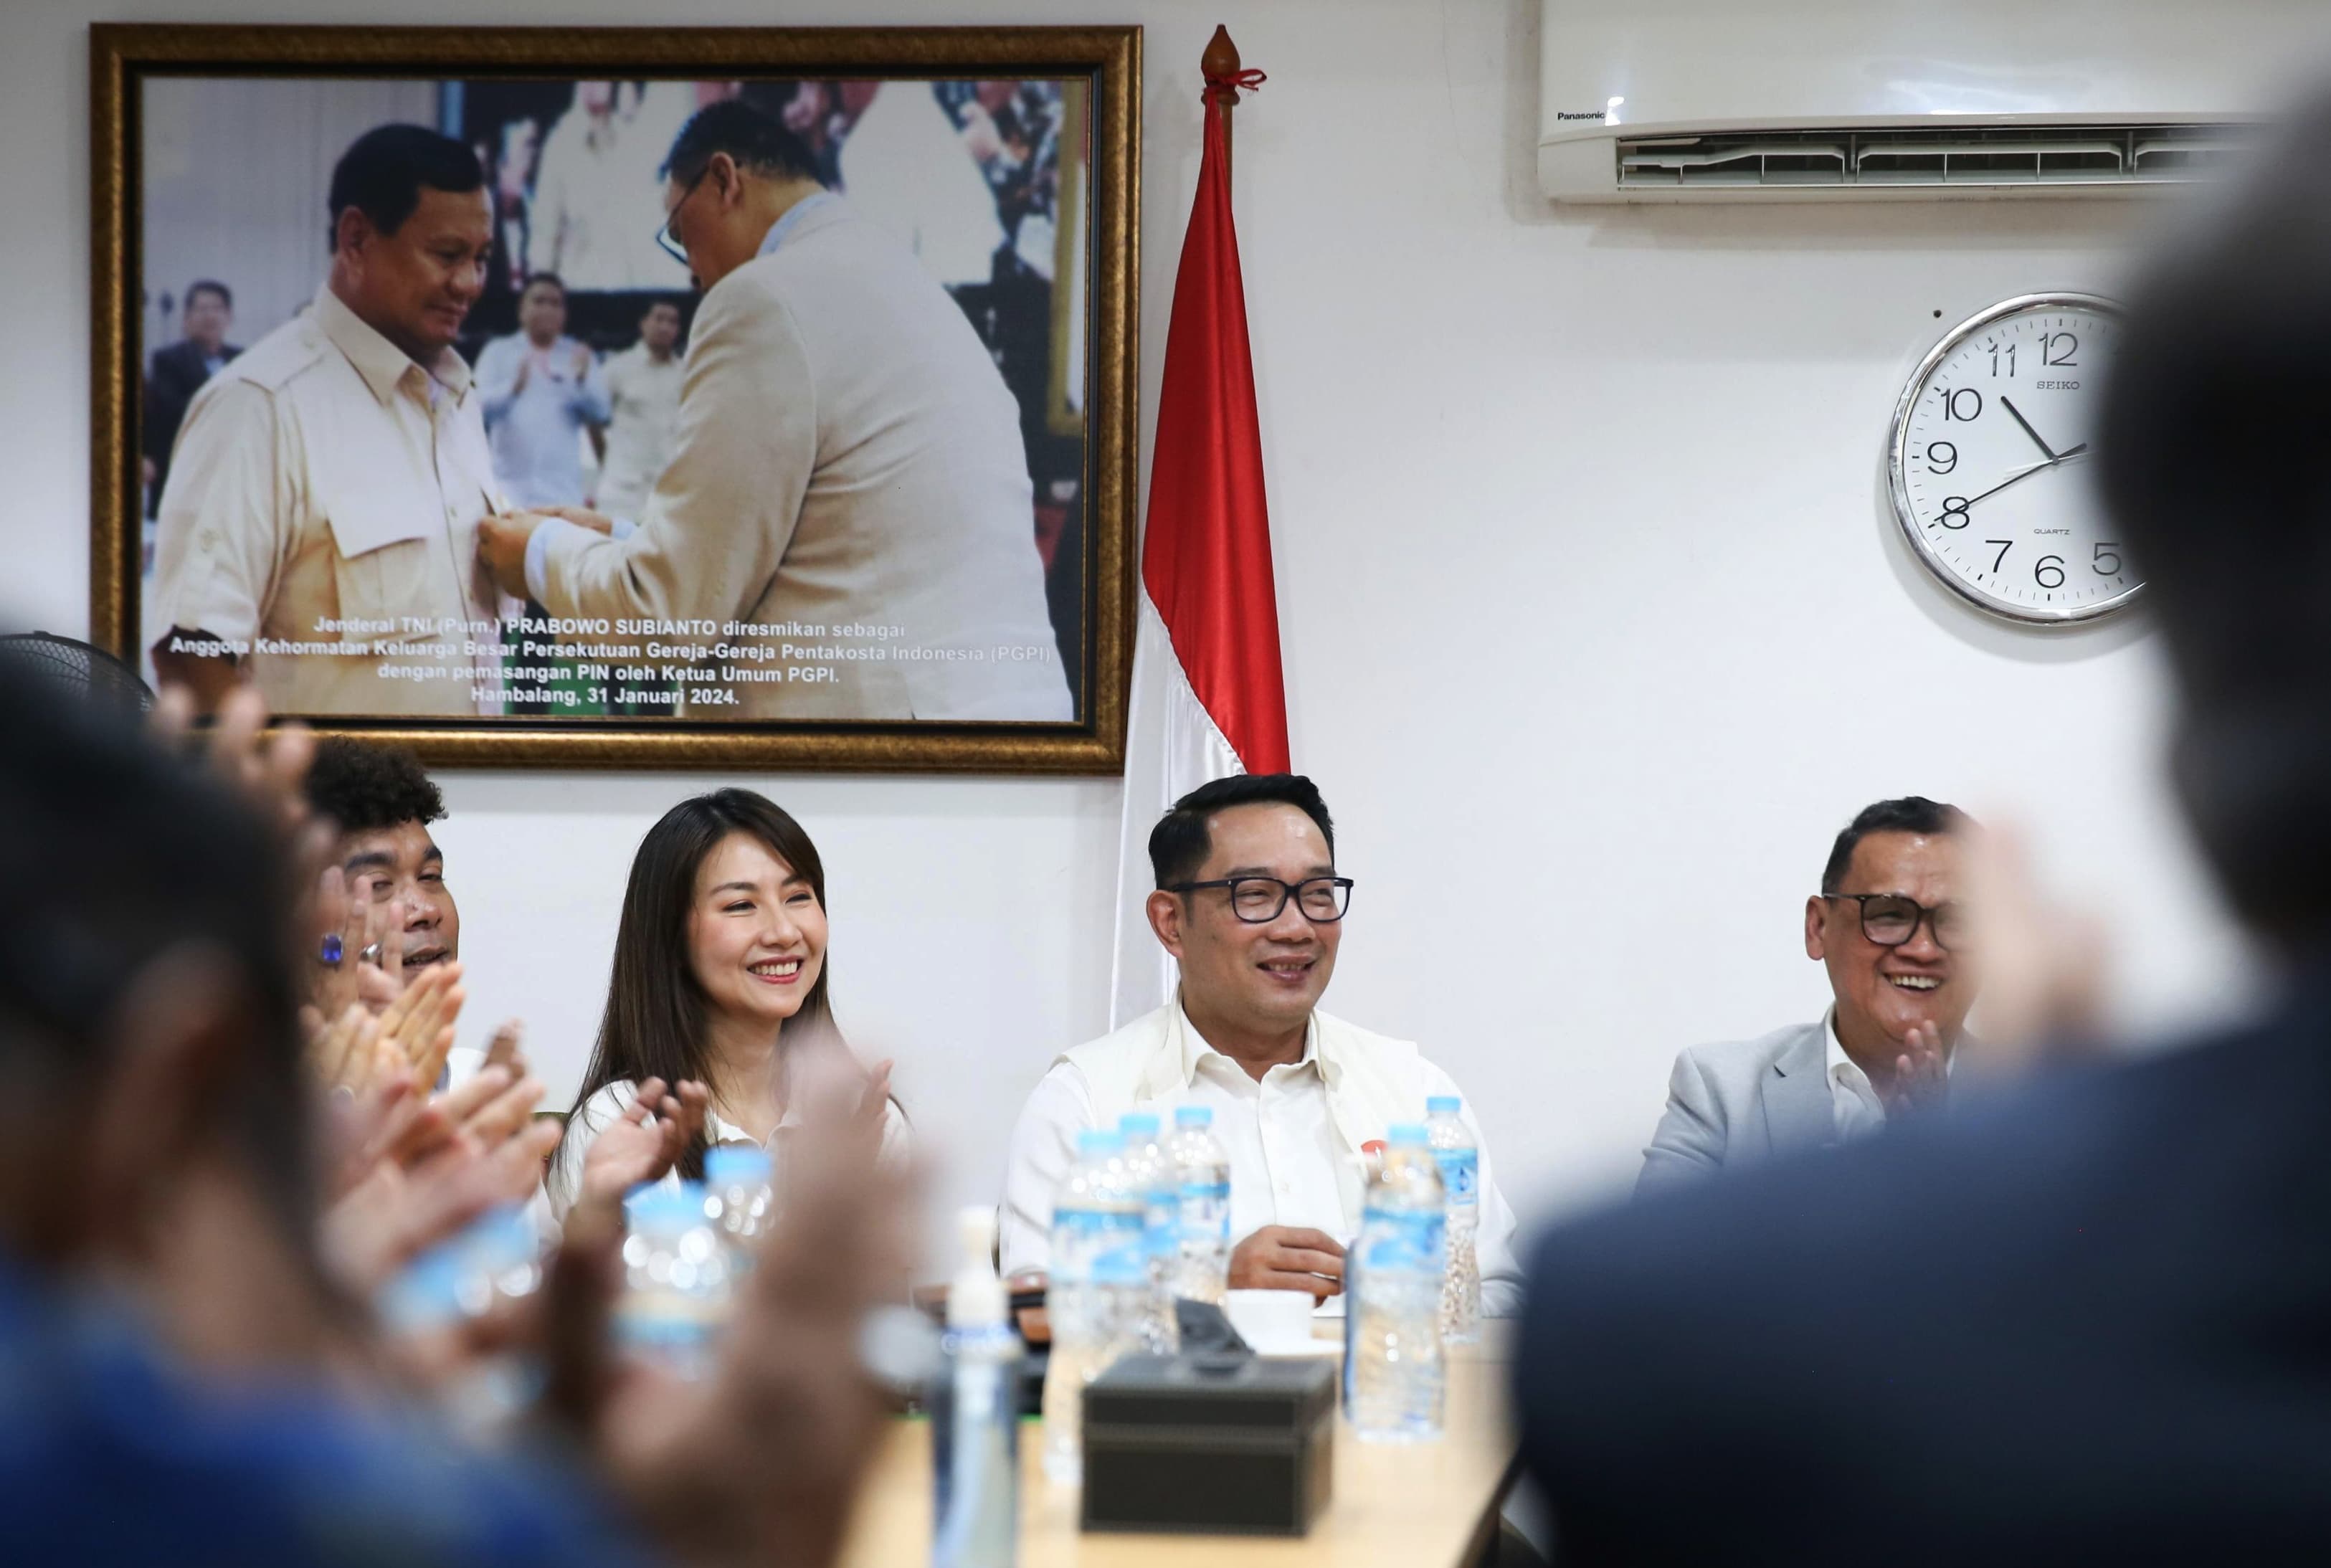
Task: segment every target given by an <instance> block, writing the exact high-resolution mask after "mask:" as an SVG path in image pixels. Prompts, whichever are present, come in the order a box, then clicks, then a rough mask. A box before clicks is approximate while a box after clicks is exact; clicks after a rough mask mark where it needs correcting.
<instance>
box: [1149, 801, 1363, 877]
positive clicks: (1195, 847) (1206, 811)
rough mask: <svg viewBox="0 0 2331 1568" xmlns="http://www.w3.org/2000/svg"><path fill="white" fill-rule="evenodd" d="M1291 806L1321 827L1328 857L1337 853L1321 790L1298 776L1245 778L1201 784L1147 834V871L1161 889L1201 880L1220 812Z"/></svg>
mask: <svg viewBox="0 0 2331 1568" xmlns="http://www.w3.org/2000/svg"><path fill="white" fill-rule="evenodd" d="M1264 803H1268V804H1274V805H1283V806H1293V807H1294V808H1295V809H1296V810H1298V811H1299V812H1301V813H1303V814H1304V815H1305V816H1307V817H1309V818H1310V819H1311V820H1312V821H1313V822H1317V823H1318V824H1319V834H1320V836H1321V837H1322V838H1324V839H1326V840H1327V854H1328V856H1329V857H1330V858H1331V859H1332V858H1333V857H1334V855H1335V853H1336V824H1335V822H1333V821H1331V820H1330V819H1329V817H1328V815H1327V802H1326V801H1324V800H1322V799H1320V798H1319V786H1318V785H1317V784H1313V783H1312V782H1311V781H1310V780H1309V779H1308V778H1306V777H1304V776H1303V775H1302V774H1299V773H1242V774H1232V775H1231V776H1230V777H1229V778H1218V779H1215V780H1214V781H1213V783H1211V784H1200V785H1199V786H1198V787H1197V788H1196V789H1194V790H1192V791H1191V792H1190V793H1189V794H1185V795H1184V796H1183V797H1182V798H1181V799H1180V800H1178V801H1175V803H1174V809H1173V810H1172V811H1170V812H1167V813H1166V814H1165V815H1164V816H1162V817H1160V818H1158V819H1157V825H1156V827H1154V828H1152V829H1150V830H1149V869H1150V870H1152V871H1154V872H1156V876H1157V885H1158V886H1159V887H1161V888H1166V887H1171V886H1172V885H1173V884H1175V883H1176V882H1186V881H1188V880H1189V879H1191V878H1193V877H1194V876H1196V875H1197V874H1198V869H1199V868H1200V867H1202V866H1204V864H1205V863H1206V855H1207V853H1208V852H1209V851H1211V850H1212V849H1213V827H1212V825H1211V824H1212V823H1213V820H1214V814H1215V813H1217V812H1226V811H1228V810H1230V809H1231V807H1232V806H1251V805H1257V804H1264Z"/></svg>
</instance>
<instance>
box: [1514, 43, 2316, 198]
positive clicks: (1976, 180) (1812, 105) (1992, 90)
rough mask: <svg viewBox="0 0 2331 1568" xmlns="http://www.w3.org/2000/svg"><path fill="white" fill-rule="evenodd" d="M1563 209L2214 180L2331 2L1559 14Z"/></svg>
mask: <svg viewBox="0 0 2331 1568" xmlns="http://www.w3.org/2000/svg"><path fill="white" fill-rule="evenodd" d="M1541 4H1542V5H1543V6H1544V12H1543V23H1544V26H1543V33H1542V42H1543V50H1544V52H1543V55H1542V61H1541V64H1542V78H1541V81H1542V87H1541V97H1540V100H1539V103H1540V109H1539V130H1538V144H1537V166H1538V181H1539V184H1540V185H1542V186H1543V187H1544V188H1545V191H1546V195H1548V196H1550V197H1552V198H1553V199H1554V200H1556V201H1557V202H1662V201H1666V202H1673V201H1697V200H1735V201H1776V200H1777V201H1806V200H1838V199H1855V198H1860V199H1865V200H1866V199H1869V198H1872V197H1879V198H1886V197H1892V198H1913V197H1950V196H2032V195H2106V194H2112V193H2133V192H2139V191H2146V190H2156V189H2160V188H2163V187H2165V186H2174V185H2184V184H2186V183H2189V182H2191V181H2193V180H2195V179H2197V178H2202V177H2204V176H2208V175H2209V174H2211V173H2212V172H2213V171H2215V170H2218V169H2220V168H2222V166H2225V165H2226V164H2228V163H2229V162H2231V161H2232V160H2235V159H2238V158H2239V157H2241V154H2242V150H2243V148H2244V147H2245V146H2246V145H2248V144H2249V143H2250V142H2252V141H2253V140H2255V138H2256V137H2257V135H2258V130H2259V125H2260V120H2261V119H2264V118H2265V117H2266V116H2268V115H2269V114H2270V113H2272V112H2273V110H2274V109H2276V108H2277V107H2278V106H2279V105H2280V104H2282V103H2284V102H2286V101H2288V98H2289V96H2290V95H2291V93H2292V92H2293V91H2294V90H2297V89H2298V88H2299V87H2300V86H2302V85H2303V83H2304V81H2306V78H2305V77H2304V76H2303V75H2301V74H2299V71H2300V68H2303V67H2307V66H2312V65H2316V64H2318V63H2320V62H2322V60H2323V58H2324V56H2323V44H2324V43H2325V33H2324V29H2325V26H2326V24H2331V7H2326V6H2324V5H2320V4H2319V3H2318V0H1788V3H1786V4H1780V3H1777V0H1766V3H1763V4H1758V3H1755V0H1541Z"/></svg>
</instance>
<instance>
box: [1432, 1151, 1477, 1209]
mask: <svg viewBox="0 0 2331 1568" xmlns="http://www.w3.org/2000/svg"><path fill="white" fill-rule="evenodd" d="M1432 1158H1433V1160H1434V1161H1435V1162H1436V1163H1437V1164H1439V1165H1440V1166H1441V1187H1442V1189H1443V1190H1444V1191H1446V1193H1448V1195H1449V1201H1450V1202H1452V1203H1473V1202H1479V1201H1480V1190H1481V1156H1480V1155H1479V1154H1477V1153H1475V1152H1474V1151H1473V1150H1471V1149H1435V1150H1433V1151H1432Z"/></svg>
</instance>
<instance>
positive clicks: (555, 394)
mask: <svg viewBox="0 0 2331 1568" xmlns="http://www.w3.org/2000/svg"><path fill="white" fill-rule="evenodd" d="M518 323H519V330H518V331H516V332H513V333H511V334H510V335H509V337H497V338H495V339H494V340H493V341H492V342H490V343H489V344H487V345H486V346H485V347H484V348H483V349H482V350H480V353H479V355H478V393H479V396H480V399H481V401H482V404H483V407H484V411H485V416H486V441H487V444H488V445H489V446H490V447H491V448H492V450H493V456H494V474H495V476H496V477H497V478H498V479H499V480H500V481H501V488H502V492H503V493H504V494H505V495H507V496H509V499H512V500H514V501H516V502H517V503H518V504H519V506H522V507H571V506H576V505H579V504H580V503H581V501H582V499H583V432H585V430H588V429H593V428H595V427H596V426H598V425H602V424H604V423H606V421H607V383H606V380H605V378H604V376H602V375H600V373H599V364H598V361H597V360H595V359H594V358H593V357H592V356H591V349H590V346H589V345H587V344H584V343H578V342H576V340H575V339H574V338H572V337H567V336H566V284H565V283H564V282H562V281H560V280H559V277H558V275H557V273H556V272H538V273H537V274H535V275H534V276H533V277H531V278H528V280H526V290H525V291H524V292H523V293H521V294H520V295H519V299H518Z"/></svg>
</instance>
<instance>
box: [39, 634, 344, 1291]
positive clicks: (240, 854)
mask: <svg viewBox="0 0 2331 1568" xmlns="http://www.w3.org/2000/svg"><path fill="white" fill-rule="evenodd" d="M0 735H5V736H7V737H8V744H7V745H6V746H0V887H5V888H7V889H10V892H11V896H10V897H9V898H6V899H5V900H0V1076H5V1079H6V1081H7V1082H8V1083H9V1084H10V1085H11V1086H12V1087H13V1090H14V1093H16V1094H18V1095H20V1096H30V1097H31V1098H32V1099H33V1101H34V1102H36V1103H42V1104H46V1105H49V1106H52V1107H59V1108H60V1110H71V1111H75V1112H77V1111H79V1110H85V1109H86V1108H87V1107H88V1105H89V1102H90V1097H91V1093H92V1090H93V1088H94V1086H96V1085H97V1084H98V1083H100V1081H101V1080H102V1079H104V1078H105V1076H106V1075H107V1074H108V1073H109V1071H110V1070H111V1069H112V1068H113V1066H114V1061H113V1059H112V1057H111V1056H110V1055H109V1051H110V1050H111V1048H112V1047H113V1046H114V1045H115V1043H116V1042H115V1041H114V1039H113V1037H112V1033H111V1026H112V1017H111V1015H112V1012H113V1010H114V1008H115V1006H116V1005H117V1003H119V999H120V997H121V994H122V993H123V990H124V988H125V986H126V985H127V984H128V982H129V981H130V980H131V978H132V977H134V976H135V975H137V974H138V973H139V972H140V971H141V970H143V969H144V968H146V967H147V965H150V964H152V963H153V962H154V961H155V960H157V958H159V957H160V956H161V955H163V954H164V953H166V952H167V951H169V950H170V949H172V948H174V947H177V946H184V945H188V944H197V943H198V944H201V945H203V946H205V948H207V949H208V950H209V951H210V953H211V954H213V955H215V957H216V960H217V962H216V964H215V965H214V967H216V968H218V969H220V970H223V971H224V973H225V974H226V975H227V977H228V978H229V979H230V981H231V982H232V983H233V984H237V985H239V986H240V987H241V988H242V992H243V996H244V998H245V999H246V1000H247V1002H248V1004H249V1014H248V1026H247V1036H246V1039H247V1050H246V1051H245V1053H244V1055H243V1059H242V1060H240V1061H239V1062H237V1063H236V1071H235V1072H234V1074H233V1079H232V1081H231V1082H230V1083H229V1084H228V1085H226V1086H224V1101H223V1103H222V1106H221V1108H220V1114H221V1116H222V1117H223V1118H224V1122H225V1127H224V1131H225V1133H226V1136H227V1137H228V1139H229V1141H230V1142H231V1143H232V1144H233V1145H234V1146H235V1147H236V1148H237V1149H239V1150H240V1151H241V1154H242V1156H243V1159H244V1160H245V1161H246V1162H247V1163H248V1165H249V1167H250V1170H251V1174H252V1177H253V1179H254V1181H255V1183H257V1186H258V1190H259V1192H260V1194H261V1197H262V1202H265V1203H266V1204H267V1205H268V1206H269V1207H270V1208H271V1211H272V1212H273V1216H274V1218H275V1220H276V1221H278V1223H279V1224H280V1225H281V1227H282V1228H283V1233H284V1235H285V1237H286V1238H287V1239H289V1240H291V1241H292V1242H293V1243H294V1245H295V1246H296V1247H297V1248H298V1249H299V1250H300V1254H301V1255H302V1256H303V1257H306V1258H309V1259H310V1260H311V1261H312V1259H313V1243H312V1237H311V1231H312V1227H313V1224H314V1217H315V1204H316V1192H315V1185H314V1180H313V1176H312V1174H311V1166H310V1149H309V1101H308V1097H307V1090H306V1084H305V1080H304V1079H302V1077H301V1072H302V1069H301V1065H300V1030H299V1023H298V1015H297V1010H298V1006H299V1002H300V995H299V975H298V974H297V973H296V971H295V967H294V961H293V954H292V943H291V939H290V933H289V932H288V931H287V930H286V928H285V923H284V919H283V911H285V910H287V909H290V908H295V907H297V904H298V896H297V889H294V887H293V886H292V882H293V878H292V875H291V868H290V861H289V859H288V857H287V856H286V855H285V854H284V852H283V850H282V847H281V843H280V842H279V840H278V837H277V835H276V834H275V832H272V831H271V829H270V827H269V826H268V824H266V823H265V822H262V821H261V820H260V819H259V817H258V816H257V814H256V813H253V812H252V811H251V810H250V809H249V808H248V807H247V806H246V805H244V804H243V802H241V801H240V800H238V799H236V798H235V797H234V796H233V794H230V793H229V792H228V791H227V790H226V789H225V788H224V787H223V786H222V785H221V784H218V783H217V782H216V781H215V780H214V778H213V777H212V776H211V775H210V774H209V773H208V772H207V770H205V768H203V767H202V766H200V765H197V764H195V762H193V761H190V760H188V759H187V758H186V756H183V755H173V754H170V753H166V752H164V751H163V750H162V749H160V748H159V747H157V746H155V745H154V744H153V743H152V742H151V741H150V740H149V739H147V736H145V734H144V733H143V731H142V729H141V727H140V726H139V722H138V715H137V713H136V712H135V711H134V710H131V709H127V708H123V707H120V706H119V705H115V704H109V703H92V702H78V703H76V702H67V701H65V700H63V699H62V698H61V697H60V695H59V693H58V691H57V689H55V688H54V687H53V686H52V685H51V684H50V683H48V682H44V681H38V680H27V679H5V680H0Z"/></svg>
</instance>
